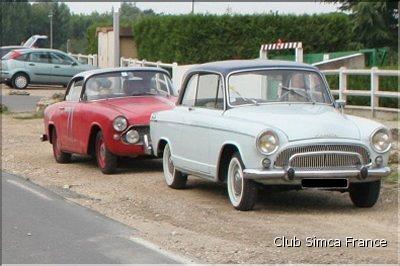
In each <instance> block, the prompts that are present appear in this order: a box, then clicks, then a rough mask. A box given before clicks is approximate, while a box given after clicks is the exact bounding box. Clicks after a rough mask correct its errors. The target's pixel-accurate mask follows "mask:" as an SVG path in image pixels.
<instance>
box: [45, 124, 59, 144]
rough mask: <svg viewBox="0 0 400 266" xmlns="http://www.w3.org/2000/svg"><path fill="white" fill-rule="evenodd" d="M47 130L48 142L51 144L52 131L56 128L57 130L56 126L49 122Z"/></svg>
mask: <svg viewBox="0 0 400 266" xmlns="http://www.w3.org/2000/svg"><path fill="white" fill-rule="evenodd" d="M47 130H48V132H49V136H48V137H49V142H50V143H51V144H53V131H54V130H56V132H57V129H56V126H55V125H54V124H52V123H51V124H49V125H48V128H47Z"/></svg>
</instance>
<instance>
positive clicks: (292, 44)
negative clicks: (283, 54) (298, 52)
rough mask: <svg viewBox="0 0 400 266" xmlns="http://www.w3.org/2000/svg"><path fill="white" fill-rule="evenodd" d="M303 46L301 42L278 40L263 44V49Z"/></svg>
mask: <svg viewBox="0 0 400 266" xmlns="http://www.w3.org/2000/svg"><path fill="white" fill-rule="evenodd" d="M296 48H302V43H301V42H277V43H269V44H263V45H261V50H262V51H271V50H284V49H296Z"/></svg>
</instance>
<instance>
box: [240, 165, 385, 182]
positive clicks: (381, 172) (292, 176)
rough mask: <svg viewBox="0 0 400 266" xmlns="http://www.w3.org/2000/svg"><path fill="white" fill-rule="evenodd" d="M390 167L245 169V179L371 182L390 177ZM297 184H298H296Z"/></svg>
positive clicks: (263, 180)
mask: <svg viewBox="0 0 400 266" xmlns="http://www.w3.org/2000/svg"><path fill="white" fill-rule="evenodd" d="M390 172H391V170H390V168H389V167H381V168H368V167H363V168H359V169H321V170H303V169H298V170H296V169H293V168H290V169H286V170H285V169H271V170H259V169H245V170H244V171H243V177H244V178H246V179H254V180H256V181H261V182H262V183H280V182H279V180H281V181H294V182H295V181H301V179H303V178H307V179H309V178H348V179H350V181H370V180H376V179H378V178H381V177H385V176H387V175H389V174H390ZM295 183H296V182H295Z"/></svg>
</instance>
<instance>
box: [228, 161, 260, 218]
mask: <svg viewBox="0 0 400 266" xmlns="http://www.w3.org/2000/svg"><path fill="white" fill-rule="evenodd" d="M227 189H228V195H229V200H230V202H231V204H232V205H233V207H235V209H237V210H240V211H249V210H252V209H253V207H254V204H255V203H256V201H257V185H256V184H255V183H254V181H253V180H250V179H245V178H243V163H242V160H241V158H240V155H239V154H238V153H236V154H234V155H233V156H232V158H231V160H230V162H229V167H228V172H227Z"/></svg>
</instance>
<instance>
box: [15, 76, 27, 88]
mask: <svg viewBox="0 0 400 266" xmlns="http://www.w3.org/2000/svg"><path fill="white" fill-rule="evenodd" d="M27 83H28V81H27V80H26V78H25V77H24V76H19V77H17V78H16V79H15V85H16V86H17V87H18V88H23V87H25V86H26V84H27Z"/></svg>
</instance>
